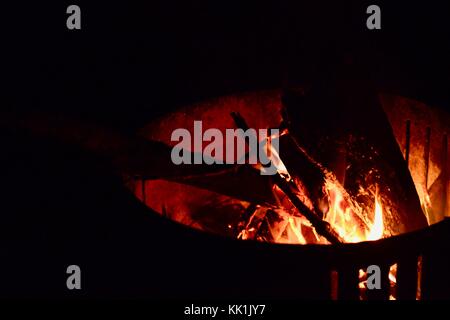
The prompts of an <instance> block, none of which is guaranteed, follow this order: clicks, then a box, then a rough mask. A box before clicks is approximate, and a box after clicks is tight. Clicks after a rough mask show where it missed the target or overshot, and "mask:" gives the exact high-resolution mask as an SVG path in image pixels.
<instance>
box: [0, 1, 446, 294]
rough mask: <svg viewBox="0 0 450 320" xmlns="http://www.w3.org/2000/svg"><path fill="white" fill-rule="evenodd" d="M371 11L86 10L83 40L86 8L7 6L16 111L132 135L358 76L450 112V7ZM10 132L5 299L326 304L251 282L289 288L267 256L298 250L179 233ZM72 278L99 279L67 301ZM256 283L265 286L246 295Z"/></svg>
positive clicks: (97, 167) (98, 177) (4, 95)
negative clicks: (207, 105) (240, 101)
mask: <svg viewBox="0 0 450 320" xmlns="http://www.w3.org/2000/svg"><path fill="white" fill-rule="evenodd" d="M372 2H373V1H370V2H369V1H291V2H284V1H283V2H279V1H276V2H275V1H272V2H270V3H269V2H261V1H208V2H206V1H192V2H191V1H172V2H168V1H146V2H145V3H140V4H136V3H132V2H130V1H121V2H114V3H112V2H109V1H104V2H100V1H96V2H95V3H94V1H77V2H76V4H77V5H79V6H80V7H81V12H82V28H81V30H79V31H76V30H74V31H69V30H67V28H66V18H67V14H66V13H65V11H66V8H67V6H68V5H70V4H75V2H73V3H72V2H70V3H69V2H67V1H64V2H61V1H59V2H58V3H56V2H55V3H48V2H45V3H44V2H43V1H40V2H36V1H34V2H30V4H25V3H24V2H20V3H17V4H9V5H5V6H4V5H2V17H1V19H0V20H1V24H2V25H3V26H2V27H1V29H2V38H1V39H2V45H1V47H2V53H3V54H2V56H3V57H2V71H1V74H2V77H3V79H4V80H3V81H2V90H0V97H1V100H2V103H1V106H2V111H1V112H2V114H3V115H8V116H9V115H14V117H19V118H20V117H21V116H22V115H29V114H39V113H45V114H47V113H51V114H55V115H56V116H57V117H63V118H76V119H82V120H83V121H89V122H93V123H97V124H99V125H102V126H105V127H108V128H111V129H112V130H115V131H117V132H120V133H121V134H124V135H132V134H133V133H134V132H135V131H136V130H137V129H139V128H141V127H142V126H143V125H145V124H146V123H148V122H149V121H151V120H152V119H155V117H158V116H161V115H164V114H166V113H167V112H169V111H173V110H175V109H176V108H178V107H180V106H182V105H186V104H189V103H194V102H198V101H202V100H204V99H207V98H211V97H217V96H222V95H226V94H230V93H237V92H246V91H249V90H254V89H271V88H285V87H287V86H292V85H305V86H308V85H311V84H314V83H320V82H322V81H326V79H328V78H333V77H334V76H335V74H337V73H339V72H340V70H342V69H343V68H345V67H346V66H348V65H350V66H351V68H354V69H357V70H359V73H360V74H361V75H363V77H364V80H367V81H370V82H371V83H373V84H374V86H375V87H376V88H377V89H379V90H383V91H385V92H390V93H394V94H399V95H402V96H407V97H411V98H414V99H417V100H420V101H423V102H426V103H427V104H429V105H432V106H436V107H440V108H444V109H447V110H450V95H449V90H448V84H449V83H450V59H449V57H450V42H449V39H450V26H449V23H448V21H449V20H448V17H449V15H450V7H448V5H446V4H444V2H442V1H419V2H412V1H401V2H400V1H398V2H397V1H396V2H395V4H393V3H392V2H393V1H376V2H373V3H372ZM370 4H377V5H379V6H380V8H381V11H382V29H381V30H373V31H371V30H367V28H366V25H365V23H366V18H367V14H366V13H365V11H366V8H367V6H368V5H370ZM329 107H332V106H329ZM324 111H326V110H325V109H324ZM0 132H2V135H1V137H0V140H1V146H2V150H3V152H2V157H1V160H0V163H1V167H2V168H3V169H2V171H3V173H2V174H1V177H2V178H1V180H2V181H1V186H2V187H1V197H0V198H1V201H0V217H1V219H0V249H1V251H2V256H3V257H2V258H1V265H0V278H2V279H1V280H0V283H1V285H0V296H1V297H6V298H8V297H19V298H20V297H31V298H35V297H45V298H72V297H75V298H80V297H81V298H96V297H126V298H182V299H185V298H187V297H188V298H191V297H192V298H221V297H222V298H223V297H225V298H230V297H239V298H252V299H256V298H259V296H258V294H259V293H260V294H261V296H260V297H264V298H267V297H268V298H283V297H292V296H297V297H299V298H306V299H309V298H311V299H314V298H318V299H321V298H322V297H321V294H320V292H314V290H312V291H309V292H308V294H305V293H298V292H296V290H295V288H288V289H287V290H285V288H284V287H283V286H282V285H280V284H279V283H276V282H274V281H270V280H269V281H267V282H264V281H262V280H261V279H264V278H265V276H266V275H265V273H264V270H253V271H252V270H248V269H245V270H244V271H241V270H240V268H242V265H245V263H249V265H256V264H258V263H259V264H266V265H267V264H269V265H270V267H269V269H270V270H272V272H273V273H282V272H284V270H285V268H289V265H288V264H286V265H284V264H283V263H274V262H273V261H272V262H270V261H269V259H268V255H274V256H276V257H277V258H276V259H275V260H276V261H278V262H279V261H284V260H283V257H284V256H286V255H289V254H291V253H292V251H291V250H286V251H283V250H280V251H277V250H276V248H275V249H274V248H266V247H255V248H253V247H252V244H247V243H245V244H242V243H239V244H236V243H235V242H233V241H231V240H230V239H223V238H220V237H211V236H210V235H205V234H203V233H200V232H198V231H192V230H191V229H188V228H186V227H184V226H181V225H178V224H174V223H173V222H171V221H168V220H166V219H163V218H161V217H160V216H159V215H156V214H153V213H152V212H151V211H150V209H148V208H146V207H145V206H143V205H142V204H141V203H139V202H138V201H136V199H135V198H134V197H133V195H132V194H131V193H129V192H128V191H127V190H126V189H125V187H124V186H123V185H122V183H121V181H120V177H119V176H118V175H116V174H115V173H114V171H113V170H112V168H111V167H110V166H111V164H110V163H108V161H106V160H105V159H102V158H101V157H97V156H93V155H92V154H90V153H88V152H85V151H84V150H81V149H78V148H77V147H73V146H70V145H65V144H63V143H61V142H59V141H53V140H51V139H49V140H46V139H41V138H39V137H35V136H33V135H30V134H28V133H26V132H22V131H21V130H19V129H17V130H16V129H13V130H11V129H8V126H5V125H4V123H3V121H2V124H1V125H0ZM186 239H188V240H186ZM249 248H250V249H249ZM247 250H250V251H252V252H253V254H252V256H250V257H249V256H248V254H247V253H246V252H247ZM305 252H306V253H305V254H306V256H308V255H311V256H314V255H315V254H316V253H310V252H309V251H308V250H306V251H305ZM206 257H207V258H206ZM194 261H201V263H194ZM236 261H240V262H239V265H237V264H236ZM70 264H78V265H80V267H81V268H82V270H84V271H83V290H81V291H79V292H75V291H68V290H67V288H66V283H65V279H66V273H65V271H66V270H65V268H66V266H67V265H70ZM305 268H306V267H305ZM317 268H319V269H320V268H321V267H320V266H317ZM249 277H252V278H253V279H257V281H256V282H257V283H258V284H257V285H256V287H255V288H252V289H249V288H241V289H239V290H237V289H236V286H235V284H236V283H245V282H246V281H248V279H249ZM304 281H307V279H305V280H304ZM324 281H325V280H324ZM211 283H214V285H213V286H211V285H210V284H211ZM267 288H269V289H267ZM267 292H269V293H267ZM447 296H448V293H447Z"/></svg>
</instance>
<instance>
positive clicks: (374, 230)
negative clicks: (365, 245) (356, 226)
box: [367, 197, 384, 241]
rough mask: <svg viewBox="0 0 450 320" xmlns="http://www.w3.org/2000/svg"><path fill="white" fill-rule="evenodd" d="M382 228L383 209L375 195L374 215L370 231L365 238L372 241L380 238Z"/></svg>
mask: <svg viewBox="0 0 450 320" xmlns="http://www.w3.org/2000/svg"><path fill="white" fill-rule="evenodd" d="M383 229H384V225H383V209H382V208H381V204H380V203H379V202H378V199H377V198H376V197H375V217H374V219H373V224H372V227H371V228H370V232H369V234H368V235H367V240H369V241H373V240H378V239H381V238H382V237H383Z"/></svg>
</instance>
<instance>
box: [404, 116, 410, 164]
mask: <svg viewBox="0 0 450 320" xmlns="http://www.w3.org/2000/svg"><path fill="white" fill-rule="evenodd" d="M410 145H411V120H409V119H408V120H406V132H405V161H406V165H407V166H408V167H409V149H410Z"/></svg>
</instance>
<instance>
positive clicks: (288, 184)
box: [231, 112, 343, 244]
mask: <svg viewBox="0 0 450 320" xmlns="http://www.w3.org/2000/svg"><path fill="white" fill-rule="evenodd" d="M231 116H232V117H233V119H234V121H235V123H236V125H237V126H238V127H239V128H240V129H243V130H247V129H249V127H248V125H247V123H246V121H245V119H244V118H242V116H241V115H240V114H238V113H235V112H233V113H231ZM306 162H307V161H305V163H304V164H305V165H306ZM315 173H316V175H320V173H319V172H318V171H316V172H315ZM273 182H274V184H275V185H276V186H277V187H278V188H280V189H281V191H283V193H284V194H285V195H286V196H287V197H288V198H289V200H290V201H291V203H292V204H293V205H294V206H295V207H296V208H297V210H298V213H299V214H301V215H303V216H304V217H306V218H307V219H308V220H309V221H310V222H311V224H312V226H313V227H314V228H315V230H316V231H317V233H318V234H320V235H321V236H323V237H325V238H326V239H327V240H328V241H330V242H331V243H333V244H336V243H341V242H343V239H342V238H341V237H340V236H339V234H338V233H337V232H336V231H335V230H334V229H333V228H332V226H331V225H330V224H329V223H328V222H326V221H324V220H322V218H321V215H319V214H317V213H316V212H314V211H313V210H311V209H310V208H308V206H306V205H305V204H304V203H303V202H302V201H301V200H300V198H299V197H298V189H297V186H296V185H295V184H294V183H293V181H288V180H287V179H285V178H284V177H282V176H281V174H280V173H279V172H277V173H276V174H275V175H274V176H273Z"/></svg>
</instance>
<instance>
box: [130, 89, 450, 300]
mask: <svg viewBox="0 0 450 320" xmlns="http://www.w3.org/2000/svg"><path fill="white" fill-rule="evenodd" d="M347 88H348V86H342V87H338V88H333V89H332V90H325V92H324V91H323V88H320V89H321V90H310V91H307V90H304V89H298V88H296V89H291V90H288V91H286V90H285V91H266V92H253V93H249V94H244V95H237V96H228V97H223V98H218V99H215V100H211V101H207V102H205V103H201V104H198V105H194V106H189V107H186V108H184V109H181V110H180V111H179V112H175V113H172V114H169V115H167V116H165V117H164V118H163V119H159V120H158V121H156V122H153V123H151V124H149V125H148V126H147V127H145V128H144V129H143V130H142V135H143V136H145V137H146V138H147V139H150V140H153V141H159V142H162V143H164V144H165V145H166V146H167V148H168V150H169V149H170V147H173V145H174V143H173V141H170V136H171V134H170V133H171V132H172V131H173V130H175V129H176V128H186V129H187V130H189V128H191V127H192V123H193V122H194V121H196V120H202V121H203V125H204V126H205V127H207V128H217V129H218V130H221V131H222V132H225V130H226V129H229V128H241V129H244V130H245V129H248V128H266V129H269V130H270V128H276V129H278V132H279V134H278V135H276V136H273V135H272V136H270V135H269V136H268V137H266V138H265V139H267V141H265V143H266V144H267V146H268V148H269V149H268V150H267V151H268V154H269V155H270V156H271V160H272V164H274V165H275V166H276V174H275V175H273V176H264V175H261V174H260V173H259V170H260V169H261V164H260V163H257V164H248V163H246V164H236V165H229V164H225V165H210V166H207V165H205V164H201V165H191V166H187V165H186V166H183V169H182V170H177V171H176V174H172V175H169V176H163V175H162V176H145V175H143V176H138V177H137V178H136V179H135V180H133V181H132V182H130V188H132V189H133V190H134V192H135V194H136V196H137V197H138V198H140V199H141V200H142V201H143V202H144V203H145V204H146V205H147V206H149V207H150V208H152V209H154V210H156V211H157V212H159V213H161V214H162V215H164V216H167V217H169V218H171V219H173V220H175V221H178V222H180V223H182V224H185V225H188V226H190V227H193V228H197V229H200V230H203V231H206V232H210V233H214V234H218V235H223V236H229V237H233V238H236V239H241V240H256V241H263V242H271V243H283V244H295V245H311V244H315V245H329V244H338V245H339V244H343V243H357V242H363V241H376V240H379V239H382V238H386V237H390V236H395V235H399V234H402V233H406V232H410V231H414V230H418V229H421V228H424V227H426V226H428V225H429V224H430V223H434V222H437V221H439V220H441V219H442V218H443V217H444V215H445V211H446V210H445V208H446V201H447V195H446V193H447V179H446V176H447V169H446V152H447V149H446V143H447V141H446V135H445V134H444V135H443V136H442V137H441V141H444V144H445V148H443V150H442V148H438V147H436V146H435V145H434V144H432V143H431V140H430V132H431V129H430V128H431V126H430V124H428V125H427V126H425V128H427V129H426V130H425V139H421V137H422V136H421V135H420V134H419V132H418V131H412V127H414V126H416V125H417V122H416V120H417V119H421V117H422V116H423V114H421V113H420V112H417V110H418V109H420V108H422V107H423V110H428V108H427V109H425V107H424V106H423V105H421V104H420V103H418V102H415V101H412V100H408V99H405V98H401V97H391V96H388V95H378V94H374V93H372V92H367V90H364V89H361V90H356V93H355V92H353V91H352V92H351V93H350V92H348V90H347ZM330 104H334V106H335V108H334V109H333V108H331V109H332V110H334V111H332V112H331V114H328V115H325V116H324V115H323V113H324V112H325V111H324V110H329V109H330V108H327V109H323V108H321V107H322V106H323V105H330ZM361 106H364V108H362V107H361ZM399 108H403V111H404V113H403V114H402V115H400V114H398V112H397V110H398V109H399ZM327 112H328V111H327ZM427 112H428V111H427ZM448 119H449V118H448V117H445V118H440V120H439V121H440V122H439V124H437V125H436V121H435V122H434V123H433V125H434V126H435V127H436V126H437V127H439V129H442V127H445V126H446V125H447V123H446V121H448ZM417 121H420V120H417ZM449 123H450V122H449ZM420 126H421V127H422V124H420ZM417 127H418V126H417ZM421 131H423V130H421ZM412 132H413V134H412ZM419 136H420V137H419ZM238 139H244V137H240V138H239V137H238ZM275 139H277V140H278V141H277V143H278V144H279V152H277V150H275V149H274V148H271V147H270V146H271V143H267V142H268V141H269V140H270V141H274V140H275ZM244 141H245V139H244ZM259 142H260V143H261V142H263V141H259ZM204 147H205V145H200V146H195V144H194V146H193V147H192V148H191V149H190V150H185V151H186V152H191V153H192V154H195V153H199V152H202V151H203V148H204ZM228 147H230V146H228V145H226V143H224V145H223V148H224V150H225V149H226V148H228ZM233 148H234V146H233ZM246 151H247V152H248V150H246ZM438 153H441V155H440V157H439V156H436V154H438ZM224 154H225V153H224V152H219V153H216V156H218V157H224ZM439 158H440V160H436V159H439ZM423 171H425V172H423ZM431 180H433V181H432V183H430V181H431ZM443 208H444V209H443ZM395 273H396V265H393V266H391V269H390V274H389V279H390V281H391V285H392V286H395V281H396V279H395ZM366 277H367V276H366V274H365V271H364V270H361V271H360V288H361V297H363V296H364V288H365V287H364V281H365V279H366ZM391 298H395V295H392V296H391Z"/></svg>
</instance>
